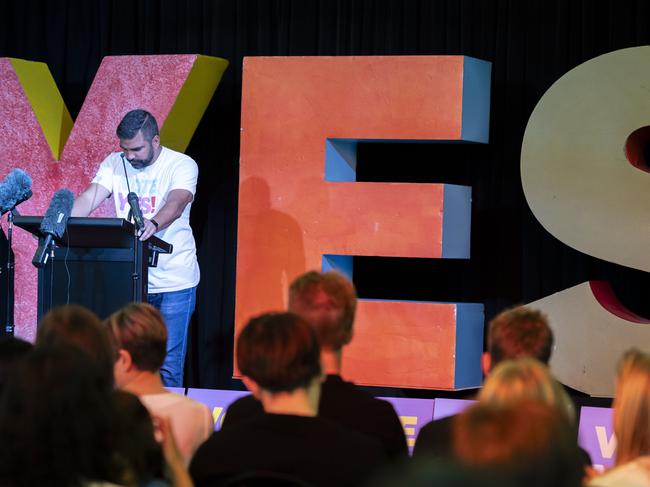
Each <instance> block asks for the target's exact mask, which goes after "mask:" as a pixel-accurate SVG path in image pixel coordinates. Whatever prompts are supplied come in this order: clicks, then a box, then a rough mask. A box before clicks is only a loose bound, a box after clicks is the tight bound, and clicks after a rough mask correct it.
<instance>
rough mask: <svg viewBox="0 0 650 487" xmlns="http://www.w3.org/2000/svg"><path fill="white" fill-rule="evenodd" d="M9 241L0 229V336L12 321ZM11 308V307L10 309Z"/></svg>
mask: <svg viewBox="0 0 650 487" xmlns="http://www.w3.org/2000/svg"><path fill="white" fill-rule="evenodd" d="M9 252H10V250H9V242H8V241H7V236H6V235H5V232H4V230H0V336H2V335H5V334H7V330H6V327H5V325H6V324H8V323H9V322H10V321H11V322H13V313H10V311H11V310H13V305H14V299H13V286H14V283H13V282H10V281H9V267H8V263H9V260H10V259H11V260H12V261H13V252H11V257H10V256H9ZM10 308H11V309H10Z"/></svg>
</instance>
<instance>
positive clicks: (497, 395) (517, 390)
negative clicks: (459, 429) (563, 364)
mask: <svg viewBox="0 0 650 487" xmlns="http://www.w3.org/2000/svg"><path fill="white" fill-rule="evenodd" d="M478 398H479V401H480V402H484V403H489V404H493V405H496V406H508V405H511V404H513V403H516V402H520V401H524V400H534V401H540V402H542V403H545V404H547V405H549V406H552V407H554V408H556V409H557V410H558V411H559V412H560V413H561V414H562V415H563V416H564V418H565V419H567V420H568V421H569V422H570V423H571V424H572V425H575V420H576V414H575V408H574V406H573V403H572V402H571V399H570V398H569V395H568V394H567V393H566V391H565V390H564V387H562V385H561V384H560V383H559V382H558V381H557V380H555V379H554V378H553V376H552V375H551V373H550V372H549V370H548V367H547V366H546V365H544V364H542V363H541V362H539V361H538V360H535V359H532V358H525V359H519V360H506V361H505V362H501V363H500V364H499V365H497V366H496V367H495V368H494V370H493V371H492V372H490V375H488V377H487V379H486V380H485V383H484V384H483V388H482V389H481V391H480V393H479V395H478Z"/></svg>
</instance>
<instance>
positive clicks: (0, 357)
mask: <svg viewBox="0 0 650 487" xmlns="http://www.w3.org/2000/svg"><path fill="white" fill-rule="evenodd" d="M32 347H33V346H32V344H31V343H29V342H26V341H25V340H21V339H20V338H16V337H14V336H10V335H7V336H2V337H0V396H1V395H2V390H3V388H4V385H5V384H6V382H7V380H8V379H9V377H10V376H11V374H12V373H13V370H14V368H15V367H16V365H17V364H18V363H19V362H20V361H21V360H22V359H23V357H25V355H27V353H28V352H29V351H30V350H31V349H32Z"/></svg>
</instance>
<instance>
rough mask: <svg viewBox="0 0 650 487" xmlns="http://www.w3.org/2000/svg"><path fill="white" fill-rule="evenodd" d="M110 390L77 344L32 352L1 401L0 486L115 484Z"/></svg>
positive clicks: (45, 347)
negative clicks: (93, 481)
mask: <svg viewBox="0 0 650 487" xmlns="http://www.w3.org/2000/svg"><path fill="white" fill-rule="evenodd" d="M111 393H112V389H111V388H110V387H109V386H108V385H107V383H106V379H105V375H104V371H102V370H101V369H100V368H99V366H98V363H97V362H96V361H93V360H92V359H91V358H90V357H89V356H88V354H86V353H83V352H81V351H80V350H79V349H78V348H77V347H73V346H69V345H58V346H47V345H41V346H38V347H35V349H34V350H33V351H32V352H30V353H29V354H28V355H27V356H26V357H25V358H24V360H23V361H22V362H21V364H20V365H19V366H18V367H17V368H16V370H15V373H14V374H13V375H12V376H11V377H10V378H9V380H8V382H7V385H6V388H5V393H4V394H3V396H2V398H1V399H0V445H4V446H6V448H3V452H2V455H0V485H15V486H19V485H20V486H22V485H25V486H27V485H51V486H70V485H80V484H81V481H82V480H83V481H90V480H98V481H99V480H104V481H111V482H118V481H119V480H120V479H121V472H120V471H119V467H117V465H116V463H115V462H114V460H115V458H114V456H113V452H114V449H113V435H112V419H113V408H112V399H111V397H112V396H111Z"/></svg>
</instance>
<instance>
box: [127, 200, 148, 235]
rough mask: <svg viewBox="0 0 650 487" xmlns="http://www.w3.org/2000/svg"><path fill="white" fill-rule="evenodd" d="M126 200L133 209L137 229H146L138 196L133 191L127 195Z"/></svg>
mask: <svg viewBox="0 0 650 487" xmlns="http://www.w3.org/2000/svg"><path fill="white" fill-rule="evenodd" d="M126 199H127V201H128V202H129V206H130V207H131V213H132V214H133V220H134V221H135V227H136V228H137V229H138V230H142V229H143V228H144V219H143V218H142V210H140V202H139V200H138V195H137V194H135V193H134V192H133V191H131V192H130V193H129V194H127V195H126Z"/></svg>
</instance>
